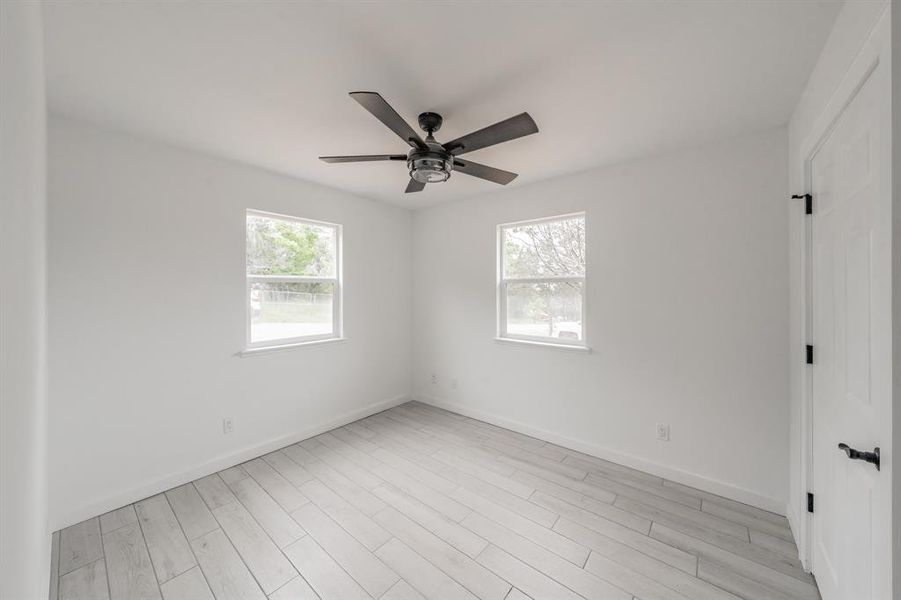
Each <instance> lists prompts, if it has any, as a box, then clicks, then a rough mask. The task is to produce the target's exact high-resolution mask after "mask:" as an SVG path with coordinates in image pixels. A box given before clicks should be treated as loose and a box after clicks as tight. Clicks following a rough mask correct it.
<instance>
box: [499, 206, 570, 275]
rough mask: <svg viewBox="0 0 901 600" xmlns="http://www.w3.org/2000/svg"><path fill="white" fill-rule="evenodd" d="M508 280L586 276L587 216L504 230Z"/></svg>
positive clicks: (515, 226)
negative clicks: (511, 278) (510, 278)
mask: <svg viewBox="0 0 901 600" xmlns="http://www.w3.org/2000/svg"><path fill="white" fill-rule="evenodd" d="M503 250H504V277H505V278H508V277H513V278H517V277H520V278H522V277H555V276H557V277H559V276H569V277H583V276H584V275H585V217H581V216H580V217H573V218H569V219H561V220H559V221H544V222H541V223H524V224H522V225H513V226H510V227H505V228H504V248H503Z"/></svg>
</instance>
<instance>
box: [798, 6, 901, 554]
mask: <svg viewBox="0 0 901 600" xmlns="http://www.w3.org/2000/svg"><path fill="white" fill-rule="evenodd" d="M880 64H885V65H889V66H890V65H891V30H890V11H889V6H888V4H887V5H886V7H885V9H884V11H883V13H882V14H881V16H880V17H879V18H878V19H876V21H875V23H874V25H873V27H872V28H871V29H870V31H869V32H868V33H867V37H866V41H865V42H864V44H863V46H862V47H861V49H860V51H859V52H858V54H857V56H856V57H855V58H854V60H853V61H852V63H851V65H850V66H849V67H848V69H847V71H846V72H845V75H844V76H843V77H842V80H841V82H840V83H839V85H838V87H837V88H836V89H835V91H834V92H833V94H832V96H831V97H830V99H829V102H828V103H827V104H826V106H825V108H824V109H823V111H822V112H821V113H820V116H819V117H818V118H817V120H816V121H815V123H814V126H813V127H812V128H811V131H810V133H809V134H808V136H807V138H806V139H805V140H804V142H803V143H802V144H801V148H800V157H801V161H800V169H801V173H800V175H801V181H802V182H803V185H804V190H805V193H814V192H815V190H813V189H812V187H813V181H812V168H811V165H812V162H813V158H814V156H815V155H816V153H817V152H818V151H819V150H820V149H821V148H822V146H823V144H825V143H826V140H827V139H828V138H829V135H830V134H831V133H832V131H833V129H834V128H835V126H836V124H837V123H838V120H839V119H840V118H841V116H842V114H843V113H844V111H845V109H846V108H847V107H848V105H849V104H850V103H851V101H852V100H853V99H854V97H855V96H856V95H857V92H858V91H859V90H860V89H861V88H862V87H863V85H864V84H865V83H866V81H867V79H868V78H869V76H870V75H871V74H872V73H873V71H874V70H875V69H876V68H877V67H878V66H879V65H880ZM888 73H889V75H888V76H889V77H891V69H889V71H888ZM889 87H891V86H889ZM889 127H891V124H889ZM888 168H891V165H890V164H889V165H888ZM799 206H800V208H798V207H796V208H797V209H798V210H800V211H802V214H803V211H804V205H803V203H801V204H800V205H799ZM813 211H814V213H816V195H815V194H814V197H813ZM803 223H804V237H803V249H802V252H801V269H800V273H801V278H802V281H803V290H804V297H803V302H802V306H801V322H802V324H803V335H804V340H805V341H804V343H809V342H810V341H811V340H812V338H813V336H812V331H813V323H812V313H813V311H812V305H813V290H812V276H813V273H812V268H811V265H812V256H813V219H812V218H806V216H805V217H804V218H803ZM792 350H793V352H792V353H791V356H792V357H793V359H792V366H791V368H792V369H796V370H797V371H800V372H801V377H800V381H801V398H800V400H801V402H800V409H801V410H800V427H801V430H800V472H799V476H800V489H801V491H802V498H800V499H799V498H792V499H791V501H792V502H797V501H799V500H801V501H802V504H803V494H806V492H815V482H814V477H813V475H814V469H813V460H814V457H813V368H811V367H814V368H815V366H816V349H814V361H813V362H814V364H813V365H807V364H805V362H804V360H803V348H797V349H792ZM886 445H887V446H888V447H889V448H891V439H887V440H885V443H884V444H883V446H886ZM789 512H791V511H789ZM800 521H801V522H800V523H797V526H798V529H799V530H798V531H796V532H795V534H796V536H797V542H798V544H797V545H798V553H799V558H800V560H801V564H802V566H803V567H804V569H805V570H806V571H808V572H810V571H811V569H812V566H813V565H812V553H813V543H812V542H813V527H814V525H813V517H812V515H811V513H809V512H807V511H806V510H804V511H803V513H802V516H801V520H800Z"/></svg>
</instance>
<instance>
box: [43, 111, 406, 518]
mask: <svg viewBox="0 0 901 600" xmlns="http://www.w3.org/2000/svg"><path fill="white" fill-rule="evenodd" d="M49 133H50V135H49V180H48V181H49V230H48V234H49V275H50V286H49V341H50V354H49V361H50V362H49V368H50V383H49V386H50V387H49V394H50V396H49V402H50V417H51V418H50V433H51V444H50V481H51V499H52V500H51V525H52V526H53V527H54V528H58V527H61V526H64V525H68V524H71V523H73V522H76V521H78V520H80V519H83V518H87V517H89V516H93V515H96V514H98V513H100V512H102V511H105V510H109V509H112V508H115V507H118V506H121V505H123V504H125V503H127V502H131V501H134V500H136V499H139V498H142V497H145V496H147V495H149V494H152V493H155V492H158V491H161V490H163V489H166V488H168V487H171V486H172V485H176V484H179V483H181V482H184V481H187V480H190V479H193V478H195V477H197V476H200V475H204V474H207V473H209V472H211V471H214V470H216V469H218V468H222V467H225V466H228V465H231V464H235V463H236V462H239V461H241V460H244V459H247V458H250V457H252V456H256V455H259V454H261V453H262V452H263V451H264V450H268V449H274V448H275V447H280V446H283V445H285V444H287V443H290V442H293V441H296V440H298V439H302V438H304V437H307V436H309V435H312V434H314V433H318V431H319V430H322V429H327V428H330V427H331V426H335V425H336V424H340V423H343V422H345V421H349V420H352V419H354V418H359V417H361V416H363V415H365V414H368V413H370V412H373V411H375V410H379V409H381V408H385V407H387V406H389V405H390V404H392V403H397V402H399V401H401V400H404V399H406V398H407V397H408V396H409V388H410V358H411V357H410V312H411V288H410V275H411V259H410V256H411V215H410V213H409V212H408V211H406V210H403V209H399V208H393V207H389V206H387V205H384V204H380V203H375V202H372V201H369V200H364V199H360V198H357V197H354V196H350V195H348V194H345V193H342V192H338V191H335V190H331V189H327V188H323V187H320V186H317V185H314V184H311V183H306V182H303V181H299V180H296V179H291V178H288V177H284V176H280V175H275V174H272V173H268V172H265V171H261V170H258V169H255V168H252V167H249V166H245V165H241V164H238V163H232V162H227V161H223V160H219V159H214V158H210V157H206V156H204V155H200V154H196V153H192V152H189V151H186V150H181V149H177V148H174V147H170V146H166V145H163V144H158V143H154V142H151V141H145V140H139V139H136V138H132V137H129V136H127V135H124V134H117V133H112V132H107V131H104V130H101V129H97V128H94V127H92V126H89V125H86V124H81V123H77V122H74V121H70V120H65V119H61V118H56V117H54V118H51V121H50V127H49ZM246 208H256V209H262V210H267V211H272V212H276V213H284V214H290V215H297V216H302V217H308V218H312V219H320V220H325V221H332V222H336V223H341V224H342V225H344V278H345V296H344V297H345V306H344V326H345V334H346V336H347V338H348V339H347V340H346V341H342V342H335V343H329V344H323V345H316V346H309V347H303V348H298V349H293V350H288V351H280V352H271V353H266V354H261V355H256V356H251V357H246V358H241V357H239V356H237V355H236V353H237V352H239V351H240V350H242V348H243V346H244V342H245V339H244V336H245V326H244V319H245V299H244V293H245V291H244V290H245V288H244V285H245V283H244V211H245V209H246ZM225 416H232V417H234V418H235V432H234V433H233V434H232V435H230V436H225V435H223V434H222V427H221V420H222V418H223V417H225Z"/></svg>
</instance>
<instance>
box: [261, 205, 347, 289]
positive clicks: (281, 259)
mask: <svg viewBox="0 0 901 600" xmlns="http://www.w3.org/2000/svg"><path fill="white" fill-rule="evenodd" d="M336 242H337V240H336V236H335V228H334V227H330V226H328V225H316V224H313V223H301V222H298V221H290V220H287V219H275V218H270V217H263V216H259V215H252V214H248V215H247V274H248V275H303V276H307V277H334V276H335V263H336V256H335V254H336V252H335V248H336Z"/></svg>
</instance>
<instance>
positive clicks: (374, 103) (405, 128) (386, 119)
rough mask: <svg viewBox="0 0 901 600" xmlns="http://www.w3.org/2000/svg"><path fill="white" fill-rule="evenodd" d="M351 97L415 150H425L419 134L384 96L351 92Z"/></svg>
mask: <svg viewBox="0 0 901 600" xmlns="http://www.w3.org/2000/svg"><path fill="white" fill-rule="evenodd" d="M350 97H351V98H353V99H354V100H356V101H357V102H359V103H360V106H362V107H363V108H365V109H366V110H368V111H369V112H371V113H372V116H374V117H375V118H376V119H378V120H379V121H381V122H382V123H384V124H385V125H387V126H388V129H390V130H391V131H393V132H394V133H396V134H397V135H399V136H400V138H401V139H402V140H403V141H405V142H406V143H408V144H410V145H411V146H412V147H414V148H422V149H425V148H426V147H427V146H426V145H425V142H423V141H422V138H421V137H419V134H418V133H416V131H415V130H414V129H413V128H412V127H410V125H409V124H407V122H406V121H404V119H403V117H401V116H400V115H399V114H397V111H396V110H394V109H393V108H391V105H390V104H388V103H387V102H386V101H385V99H384V98H382V96H381V95H380V94H378V93H376V92H351V93H350Z"/></svg>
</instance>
